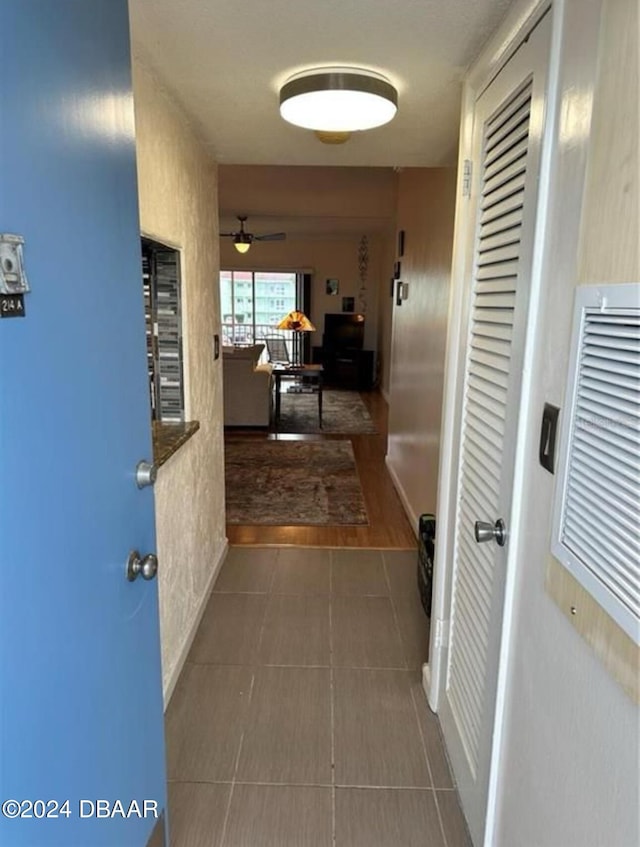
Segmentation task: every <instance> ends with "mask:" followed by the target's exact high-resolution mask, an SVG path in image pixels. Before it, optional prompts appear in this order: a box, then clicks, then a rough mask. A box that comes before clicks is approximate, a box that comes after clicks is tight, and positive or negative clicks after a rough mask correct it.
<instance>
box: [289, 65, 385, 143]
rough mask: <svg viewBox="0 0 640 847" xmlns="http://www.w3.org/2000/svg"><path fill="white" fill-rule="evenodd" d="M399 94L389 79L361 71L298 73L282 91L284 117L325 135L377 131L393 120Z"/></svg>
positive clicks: (322, 69)
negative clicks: (377, 128) (375, 128)
mask: <svg viewBox="0 0 640 847" xmlns="http://www.w3.org/2000/svg"><path fill="white" fill-rule="evenodd" d="M397 111H398V92H397V91H396V89H395V88H394V87H393V85H391V83H390V82H389V80H387V79H385V78H384V77H383V76H381V75H380V74H377V73H374V72H373V71H367V70H361V69H360V68H333V67H332V68H316V69H315V70H311V71H303V72H302V73H299V74H295V75H294V76H292V77H291V78H290V79H288V80H287V82H285V84H284V85H283V86H282V88H281V89H280V114H281V115H282V117H283V118H284V119H285V121H288V122H289V123H292V124H295V125H296V126H301V127H304V128H305V129H313V130H316V131H319V132H321V133H350V132H355V131H356V130H364V129H373V128H374V127H377V126H382V125H383V124H386V123H388V122H389V121H390V120H392V119H393V117H394V116H395V114H396V112H397Z"/></svg>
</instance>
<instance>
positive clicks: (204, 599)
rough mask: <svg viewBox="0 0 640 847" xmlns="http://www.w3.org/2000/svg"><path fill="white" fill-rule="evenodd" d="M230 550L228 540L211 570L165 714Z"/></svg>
mask: <svg viewBox="0 0 640 847" xmlns="http://www.w3.org/2000/svg"><path fill="white" fill-rule="evenodd" d="M228 550H229V542H228V540H227V539H225V542H224V545H223V547H222V550H221V551H220V555H219V556H218V560H217V561H216V563H215V565H214V566H213V568H212V570H211V573H210V574H209V579H208V581H207V585H206V588H205V590H204V592H203V594H202V597H201V598H200V605H199V606H198V609H197V611H196V614H195V615H194V618H193V622H192V624H191V627H190V628H189V632H188V633H187V637H186V638H185V640H184V644H183V645H182V649H181V650H180V655H179V656H178V661H177V662H176V664H175V667H174V668H173V671H172V672H171V676H170V677H169V680H168V682H167V685H166V688H165V690H164V710H165V712H166V710H167V707H168V706H169V701H170V700H171V696H172V695H173V692H174V689H175V687H176V684H177V682H178V679H179V677H180V674H181V673H182V668H183V667H184V663H185V662H186V661H187V656H188V655H189V650H190V649H191V645H192V644H193V639H194V638H195V637H196V632H197V631H198V627H199V626H200V621H201V620H202V616H203V615H204V610H205V609H206V608H207V603H208V602H209V597H210V596H211V592H212V591H213V586H214V585H215V584H216V579H217V578H218V574H219V573H220V568H221V567H222V563H223V562H224V560H225V557H226V555H227V551H228Z"/></svg>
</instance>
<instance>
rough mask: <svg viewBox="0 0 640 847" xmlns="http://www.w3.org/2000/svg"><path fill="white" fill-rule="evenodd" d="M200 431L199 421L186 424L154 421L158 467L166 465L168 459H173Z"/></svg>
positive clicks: (154, 452) (154, 448) (154, 440)
mask: <svg viewBox="0 0 640 847" xmlns="http://www.w3.org/2000/svg"><path fill="white" fill-rule="evenodd" d="M199 429H200V423H199V421H187V422H186V423H162V422H161V421H152V430H151V435H152V438H153V461H154V462H155V464H156V466H157V467H160V466H161V465H164V463H165V462H166V461H167V459H169V458H171V456H173V454H174V453H175V452H176V451H177V450H179V449H180V447H182V445H183V444H184V443H185V442H187V441H188V440H189V439H190V438H191V436H192V435H193V434H194V433H196V432H197V431H198V430H199Z"/></svg>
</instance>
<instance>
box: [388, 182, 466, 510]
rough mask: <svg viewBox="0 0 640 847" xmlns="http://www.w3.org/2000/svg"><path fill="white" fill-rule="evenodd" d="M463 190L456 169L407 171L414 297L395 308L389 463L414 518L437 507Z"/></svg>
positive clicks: (403, 195)
mask: <svg viewBox="0 0 640 847" xmlns="http://www.w3.org/2000/svg"><path fill="white" fill-rule="evenodd" d="M455 185H456V173H455V170H454V169H451V168H430V169H427V168H407V169H404V170H403V171H402V172H401V173H400V179H399V186H398V213H397V228H398V229H399V230H400V229H403V230H404V231H405V251H404V256H403V257H402V259H401V267H402V281H403V282H405V283H407V284H408V286H409V296H408V298H407V299H406V300H405V301H404V302H403V303H402V305H401V306H396V305H394V306H393V330H392V339H393V340H392V349H391V363H390V364H391V371H390V398H391V399H390V408H389V440H388V455H387V462H388V465H389V468H390V470H391V472H392V474H393V476H394V478H395V481H396V484H397V485H398V486H399V489H400V493H401V496H402V498H403V501H404V503H405V507H406V508H407V509H408V511H409V512H410V516H411V518H412V520H414V519H415V518H416V517H417V516H418V515H420V514H421V513H422V512H429V511H433V512H435V506H436V488H437V482H438V460H439V448H440V416H441V413H442V393H443V385H444V355H445V345H446V334H447V316H448V308H449V290H450V282H451V258H452V246H453V223H454V207H455ZM414 523H415V520H414Z"/></svg>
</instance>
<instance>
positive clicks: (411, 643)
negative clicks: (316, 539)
mask: <svg viewBox="0 0 640 847" xmlns="http://www.w3.org/2000/svg"><path fill="white" fill-rule="evenodd" d="M415 571H416V554H415V553H413V552H404V551H403V552H396V551H387V550H385V551H381V550H328V549H322V550H321V549H310V548H273V547H271V548H255V547H254V548H251V547H234V548H231V550H230V552H229V555H228V557H227V560H226V562H225V564H224V567H223V569H222V571H221V573H220V576H219V578H218V581H217V583H216V586H215V589H214V593H213V595H212V597H211V600H210V602H209V604H208V607H207V609H206V612H205V614H204V617H203V620H202V623H201V625H200V629H199V631H198V634H197V636H196V639H195V642H194V644H193V647H192V649H191V653H190V655H189V659H188V662H187V664H186V665H185V668H184V670H183V672H182V675H181V677H180V680H179V682H178V685H177V687H176V691H175V693H174V696H173V698H172V700H171V703H170V706H169V709H168V712H167V747H168V771H169V812H170V828H171V845H172V847H333V845H335V847H467V845H469V841H468V836H467V833H466V828H465V824H464V820H463V818H462V815H461V812H460V809H459V806H458V800H457V795H456V792H455V789H454V787H453V783H452V780H451V775H450V771H449V767H448V764H447V760H446V756H445V753H444V748H443V745H442V741H441V737H440V730H439V726H438V721H437V719H436V718H435V716H434V715H433V714H432V713H431V712H430V711H429V709H428V707H427V704H426V701H425V698H424V694H423V692H422V688H421V682H420V679H421V674H420V668H421V665H422V662H424V661H425V660H426V658H427V647H428V619H427V618H426V617H425V615H424V612H423V611H422V608H421V606H420V602H419V599H418V593H417V587H416V573H415Z"/></svg>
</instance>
